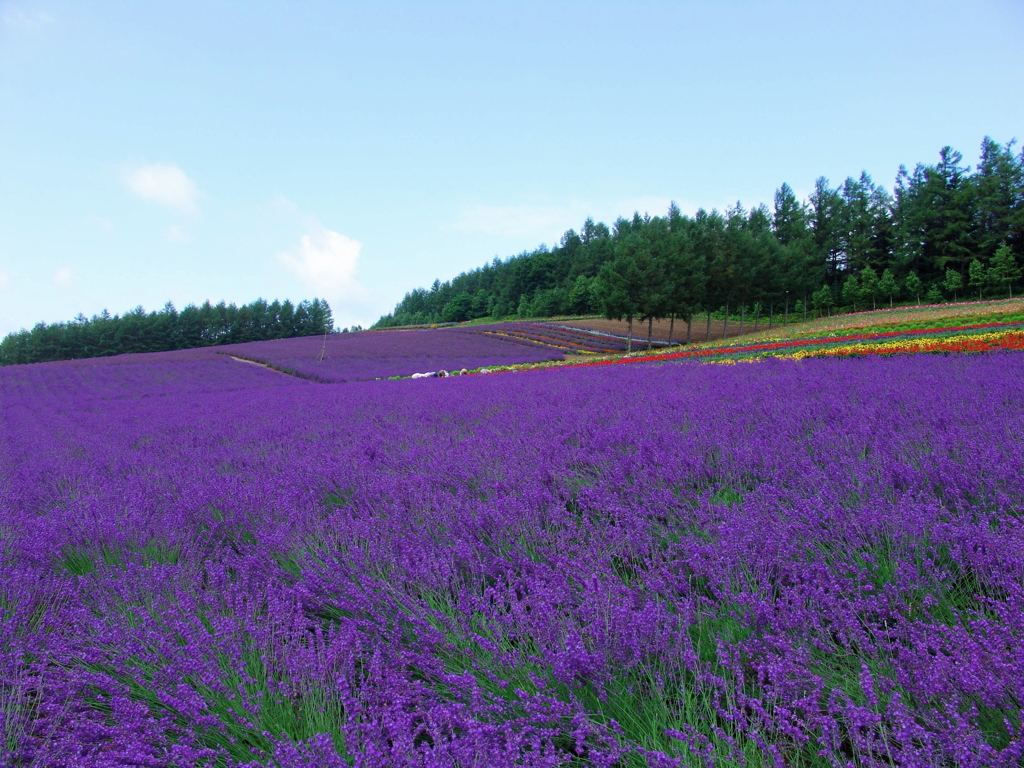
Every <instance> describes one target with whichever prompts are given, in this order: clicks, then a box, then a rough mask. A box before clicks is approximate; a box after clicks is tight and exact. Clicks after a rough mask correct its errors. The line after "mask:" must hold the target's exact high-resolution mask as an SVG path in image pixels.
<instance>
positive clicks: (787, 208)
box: [374, 137, 1024, 328]
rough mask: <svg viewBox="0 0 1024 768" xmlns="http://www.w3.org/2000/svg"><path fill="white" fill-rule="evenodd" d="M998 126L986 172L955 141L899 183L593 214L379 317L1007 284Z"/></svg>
mask: <svg viewBox="0 0 1024 768" xmlns="http://www.w3.org/2000/svg"><path fill="white" fill-rule="evenodd" d="M1015 143H1016V142H1015V141H1010V142H1008V143H1007V144H999V143H998V142H996V141H994V140H992V139H991V138H988V137H986V138H985V139H984V141H983V142H982V144H981V156H980V159H979V161H978V164H977V166H976V167H975V168H974V169H973V170H972V169H971V168H970V167H968V166H965V165H964V163H963V156H962V155H961V154H960V153H959V152H957V151H955V150H954V149H952V148H951V147H948V146H947V147H943V148H942V150H941V151H940V152H939V160H938V162H937V163H935V164H934V165H924V164H920V163H919V164H918V165H917V166H916V167H914V168H913V169H912V170H908V169H907V168H906V167H905V166H901V167H900V169H899V172H898V174H897V175H896V180H895V184H894V186H893V189H892V190H891V191H890V190H888V189H886V188H885V187H884V186H882V185H880V184H876V183H875V182H874V181H873V180H872V179H871V177H870V176H869V175H868V174H867V173H861V174H860V176H859V177H856V178H855V177H852V176H851V177H849V178H847V179H846V180H845V181H844V182H843V183H841V184H839V185H838V186H836V187H833V186H832V185H831V184H830V182H829V180H828V179H826V178H824V177H820V178H818V180H817V181H816V182H815V185H814V190H813V191H812V192H811V194H810V195H809V196H808V198H807V199H806V200H800V199H798V198H797V197H796V195H795V194H794V192H793V190H792V188H791V187H790V186H789V185H788V184H783V185H782V186H781V187H780V188H779V189H778V191H777V192H776V193H775V199H774V205H773V207H771V208H769V207H768V206H767V205H764V204H762V205H759V206H757V207H755V208H752V209H750V210H747V209H745V208H744V207H743V206H742V204H741V203H739V202H737V203H736V205H735V206H733V207H731V208H729V209H728V210H726V211H724V212H723V211H718V210H711V211H707V210H704V209H701V210H699V211H697V213H696V214H695V215H694V216H692V217H690V216H686V215H683V214H682V213H681V212H680V211H679V209H678V208H677V207H676V206H675V204H673V205H672V206H671V207H670V209H669V211H668V212H667V213H666V214H665V215H664V216H655V217H651V216H640V215H639V214H634V215H633V217H632V218H631V219H627V218H620V219H619V220H617V221H616V222H615V223H614V224H613V226H612V227H608V226H606V225H605V224H603V223H595V222H594V221H593V220H591V219H587V220H586V222H584V224H583V227H582V228H581V229H580V231H579V232H576V231H575V230H569V231H568V232H566V233H565V234H564V235H563V237H562V239H561V242H560V243H559V244H558V245H557V246H556V247H554V248H550V249H549V248H547V247H545V246H541V247H539V248H537V249H535V250H533V251H531V252H524V253H521V254H519V255H518V256H513V257H511V258H508V259H505V260H502V259H498V258H495V259H494V260H493V261H492V262H491V263H489V264H486V265H484V266H482V267H480V268H478V269H474V270H472V271H469V272H464V273H462V274H460V275H458V276H457V277H455V278H453V279H451V280H449V281H447V282H444V283H442V282H441V281H440V280H435V281H434V284H433V285H432V286H431V287H430V288H429V289H425V288H417V289H415V290H413V291H410V292H409V293H407V294H406V296H405V297H404V298H403V299H402V300H401V301H400V302H399V303H398V305H397V306H396V307H395V309H394V311H393V312H392V313H390V314H388V315H385V316H383V317H381V318H380V319H379V320H378V321H377V323H376V324H375V325H374V327H375V328H385V327H391V326H398V325H412V324H422V323H440V322H460V321H465V320H473V319H478V318H489V317H493V318H502V317H510V316H518V317H551V316H556V315H578V314H593V313H599V312H600V313H604V314H605V315H607V316H610V317H623V318H627V319H632V318H633V317H634V316H635V317H637V318H641V319H648V318H649V317H652V316H653V317H673V318H674V317H680V318H685V319H688V318H689V317H691V316H692V315H693V314H695V313H697V312H710V311H719V310H723V311H725V313H726V314H728V312H729V308H730V307H732V308H734V309H740V308H742V309H744V310H745V309H747V308H750V310H751V311H755V310H761V309H762V308H763V309H764V310H769V308H771V309H774V308H776V307H779V308H781V307H782V306H783V305H785V306H786V308H787V311H788V308H789V307H790V306H791V305H795V304H796V302H797V301H799V302H800V304H801V305H802V308H804V311H806V308H815V309H818V310H819V311H821V310H827V309H830V308H832V307H844V308H846V309H848V310H853V311H856V310H857V309H864V308H868V307H872V306H875V305H877V304H878V302H880V301H885V302H888V303H891V302H893V301H895V300H902V299H907V300H912V301H917V302H919V301H920V300H921V299H922V298H923V299H925V300H927V301H929V302H938V301H943V300H944V299H946V298H953V299H958V298H961V297H964V296H966V295H967V294H968V292H971V294H972V295H977V296H978V297H979V298H981V297H984V296H986V295H992V296H995V295H1006V294H1008V293H1011V292H1012V291H1013V290H1014V288H1016V287H1018V286H1019V283H1020V280H1021V269H1020V264H1021V261H1022V259H1024V152H1020V153H1015Z"/></svg>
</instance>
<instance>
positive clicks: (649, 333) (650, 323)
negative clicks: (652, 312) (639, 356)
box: [647, 316, 654, 352]
mask: <svg viewBox="0 0 1024 768" xmlns="http://www.w3.org/2000/svg"><path fill="white" fill-rule="evenodd" d="M653 335H654V318H653V317H650V316H648V318H647V351H648V352H650V351H651V337H652V336H653Z"/></svg>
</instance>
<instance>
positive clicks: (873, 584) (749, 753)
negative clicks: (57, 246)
mask: <svg viewBox="0 0 1024 768" xmlns="http://www.w3.org/2000/svg"><path fill="white" fill-rule="evenodd" d="M367 335H369V334H367ZM355 336H356V337H359V336H362V334H355ZM489 343H490V342H489ZM500 343H503V344H504V343H506V342H500ZM170 354H171V355H172V356H173V355H175V354H177V353H170ZM180 357H181V359H172V358H168V359H167V360H162V359H158V360H157V361H156V362H155V363H153V364H152V365H147V364H146V362H145V361H141V362H135V363H133V362H132V361H122V362H121V363H119V364H118V365H110V364H109V363H105V364H103V365H101V364H99V363H94V364H91V365H90V364H89V363H87V362H81V363H76V364H63V363H55V364H47V365H38V366H30V367H27V366H17V367H10V368H5V369H0V402H2V404H3V408H2V410H0V719H2V723H3V741H2V743H0V765H3V766H10V767H13V766H19V767H20V766H89V767H92V766H96V767H99V766H124V765H132V766H207V765H209V766H278V767H279V768H298V767H299V766H328V767H331V766H345V765H355V766H365V767H366V768H370V767H371V766H373V767H377V766H379V767H380V768H384V767H385V766H406V765H411V766H431V767H433V766H460V767H466V766H487V768H499V767H501V766H576V767H583V766H601V767H604V768H611V767H612V766H619V767H621V768H626V767H627V766H643V765H649V766H657V767H658V768H662V767H666V768H667V767H668V766H705V765H706V766H713V765H714V766H717V765H726V766H733V765H735V766H743V765H749V766H848V765H852V766H1016V765H1019V764H1020V762H1021V760H1022V756H1024V739H1022V737H1021V728H1022V715H1024V712H1022V710H1024V525H1022V520H1021V511H1022V509H1024V507H1022V504H1024V408H1022V403H1024V355H1020V354H1017V353H998V352H997V353H990V354H981V355H966V354H965V355H960V356H932V355H928V356H924V355H922V356H906V357H894V358H885V359H883V358H864V359H809V360H804V361H802V362H799V363H793V362H788V361H772V360H769V361H766V362H762V363H759V364H758V365H750V366H747V365H742V366H714V365H711V366H701V365H696V364H692V363H677V364H664V365H652V364H637V365H630V366H609V367H603V368H576V369H568V370H538V371H529V372H523V373H520V374H518V375H511V374H503V375H497V376H482V377H459V378H455V379H430V380H426V381H407V380H406V381H380V382H356V383H347V384H317V383H313V382H310V381H303V380H299V379H295V378H293V377H287V376H285V375H283V374H281V373H277V372H275V371H270V370H267V369H264V368H260V367H257V366H251V365H245V364H241V363H237V362H236V361H232V360H230V359H229V358H226V357H224V356H223V355H219V356H218V355H213V353H210V357H209V358H207V357H205V356H198V357H196V356H189V355H185V354H184V353H182V355H180ZM214 358H217V359H214ZM481 358H482V359H485V360H486V362H488V363H490V362H496V361H495V360H493V359H491V358H486V356H485V354H484V353H481ZM154 359H155V358H154ZM438 367H441V366H440V365H439V366H438ZM452 367H454V366H452ZM117 368H122V369H124V370H122V371H120V372H118V371H117V370H115V369H117ZM395 373H398V371H395Z"/></svg>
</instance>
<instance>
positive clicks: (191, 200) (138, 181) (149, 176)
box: [121, 163, 199, 214]
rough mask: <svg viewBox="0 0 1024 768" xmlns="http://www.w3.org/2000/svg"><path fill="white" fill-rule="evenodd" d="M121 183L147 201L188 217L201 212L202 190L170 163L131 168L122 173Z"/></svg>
mask: <svg viewBox="0 0 1024 768" xmlns="http://www.w3.org/2000/svg"><path fill="white" fill-rule="evenodd" d="M121 182H122V183H123V184H124V185H125V186H126V187H128V189H130V190H131V191H132V192H133V193H134V194H135V195H137V196H138V197H141V198H142V199H143V200H149V201H150V202H154V203H159V204H160V205H166V206H167V207H169V208H173V209H175V210H177V211H180V212H182V213H187V214H196V213H198V212H199V205H198V198H199V190H198V189H196V185H195V184H194V183H193V181H192V179H190V178H189V177H188V174H186V173H185V172H184V171H183V170H181V168H179V167H178V166H176V165H171V164H168V163H148V164H138V165H131V166H128V167H126V168H124V169H123V170H122V171H121Z"/></svg>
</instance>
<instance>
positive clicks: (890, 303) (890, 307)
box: [889, 294, 892, 309]
mask: <svg viewBox="0 0 1024 768" xmlns="http://www.w3.org/2000/svg"><path fill="white" fill-rule="evenodd" d="M889 309H892V294H889Z"/></svg>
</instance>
